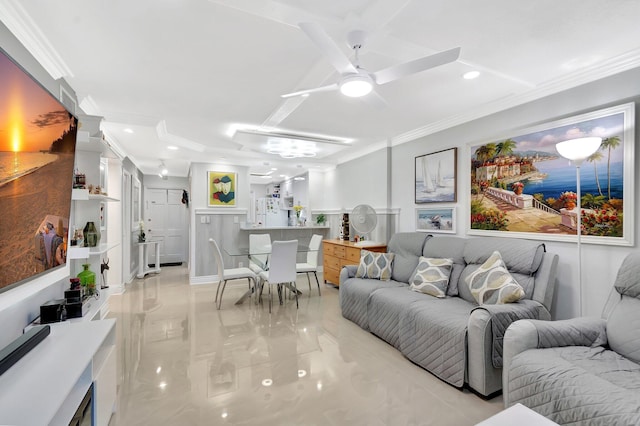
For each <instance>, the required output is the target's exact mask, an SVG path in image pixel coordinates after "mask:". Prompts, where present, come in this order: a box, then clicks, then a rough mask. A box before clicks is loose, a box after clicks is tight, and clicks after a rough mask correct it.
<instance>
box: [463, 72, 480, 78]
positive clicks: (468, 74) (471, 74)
mask: <svg viewBox="0 0 640 426" xmlns="http://www.w3.org/2000/svg"><path fill="white" fill-rule="evenodd" d="M479 76H480V71H469V72H466V73H464V74H462V78H464V79H465V80H473V79H474V78H478V77H479Z"/></svg>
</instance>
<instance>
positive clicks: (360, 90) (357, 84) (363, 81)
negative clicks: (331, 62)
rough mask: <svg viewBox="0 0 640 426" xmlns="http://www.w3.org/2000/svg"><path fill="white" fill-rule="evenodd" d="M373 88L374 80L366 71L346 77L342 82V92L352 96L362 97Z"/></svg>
mask: <svg viewBox="0 0 640 426" xmlns="http://www.w3.org/2000/svg"><path fill="white" fill-rule="evenodd" d="M371 90H373V80H372V79H371V76H369V74H367V73H365V72H361V73H358V74H352V75H348V76H346V77H344V78H343V79H342V81H341V82H340V92H341V93H342V94H343V95H345V96H349V97H350V98H360V97H362V96H365V95H368V94H369V93H370V92H371Z"/></svg>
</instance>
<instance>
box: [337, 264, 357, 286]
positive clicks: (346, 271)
mask: <svg viewBox="0 0 640 426" xmlns="http://www.w3.org/2000/svg"><path fill="white" fill-rule="evenodd" d="M357 270H358V265H345V266H343V267H342V269H341V270H340V284H342V283H343V282H345V281H346V280H348V279H349V278H353V277H355V276H356V271H357Z"/></svg>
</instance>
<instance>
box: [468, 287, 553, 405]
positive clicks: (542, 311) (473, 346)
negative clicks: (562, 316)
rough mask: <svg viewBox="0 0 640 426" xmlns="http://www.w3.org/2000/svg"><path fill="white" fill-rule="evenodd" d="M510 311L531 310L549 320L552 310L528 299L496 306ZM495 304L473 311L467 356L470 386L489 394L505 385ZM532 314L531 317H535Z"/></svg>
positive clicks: (532, 312)
mask: <svg viewBox="0 0 640 426" xmlns="http://www.w3.org/2000/svg"><path fill="white" fill-rule="evenodd" d="M495 307H496V308H497V309H500V310H506V311H510V310H513V311H523V312H528V313H530V314H531V315H533V316H534V317H535V318H542V319H547V318H549V317H550V315H549V312H548V311H547V310H546V308H545V307H544V306H542V304H541V303H539V302H536V301H535V300H529V299H524V300H521V301H519V302H518V303H516V304H505V305H499V306H498V305H495ZM490 310H491V307H485V308H483V307H482V306H479V307H476V308H475V309H473V310H472V311H471V315H470V316H469V323H468V326H467V347H468V351H467V357H468V365H469V368H468V374H469V376H468V382H469V386H471V387H472V388H473V389H475V390H476V391H478V392H479V393H481V394H482V395H485V396H488V395H490V394H493V393H495V392H497V391H499V390H500V389H501V388H502V369H501V368H496V367H494V362H493V359H494V349H495V348H494V333H493V326H492V321H491V319H492V314H491V312H490ZM531 317H532V316H528V318H531ZM521 318H527V317H521Z"/></svg>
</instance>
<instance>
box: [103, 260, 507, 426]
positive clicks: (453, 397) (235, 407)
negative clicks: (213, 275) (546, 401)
mask: <svg viewBox="0 0 640 426" xmlns="http://www.w3.org/2000/svg"><path fill="white" fill-rule="evenodd" d="M321 283H322V281H321ZM312 284H313V286H312V290H311V292H309V288H308V284H307V281H306V278H305V277H304V276H303V275H301V276H299V279H298V286H299V288H300V289H301V290H302V291H303V295H302V296H301V297H300V300H299V303H300V308H299V309H297V310H296V304H295V300H288V301H287V302H286V303H285V304H284V305H282V306H280V305H278V303H277V297H275V298H274V299H275V300H276V303H275V304H274V309H273V313H272V314H271V315H270V314H269V311H268V303H263V304H260V305H256V304H255V303H253V300H251V301H247V302H245V303H244V304H243V305H237V306H236V305H234V302H235V300H236V299H237V298H238V297H239V296H240V295H241V294H242V293H243V292H244V291H245V290H246V288H247V284H246V281H242V282H235V283H234V285H236V286H231V287H229V286H228V287H227V290H226V292H225V295H224V301H223V304H222V310H220V311H218V310H216V309H215V306H214V303H213V299H214V296H215V286H214V285H198V286H190V285H189V284H188V277H187V270H186V269H185V268H183V267H167V268H163V269H162V273H161V274H160V275H157V276H150V277H147V278H146V279H142V280H136V281H134V282H133V283H132V284H131V285H129V286H128V287H127V290H126V292H125V293H124V294H123V295H120V296H112V298H111V299H110V306H111V314H110V317H113V318H117V320H118V324H117V328H118V372H119V376H118V383H119V386H118V411H117V413H116V414H114V416H113V418H112V420H111V425H112V426H133V425H214V424H215V425H217V424H229V425H368V426H369V425H456V426H460V425H473V424H475V423H477V422H479V421H481V420H483V419H486V418H487V417H490V416H492V415H493V414H495V413H497V412H498V411H500V410H501V409H502V397H497V398H493V399H492V400H489V401H485V400H483V399H482V398H480V397H478V396H476V395H474V394H473V393H470V392H469V391H466V390H465V391H461V390H458V389H456V388H453V387H451V386H449V385H447V384H446V383H444V382H442V381H440V380H439V379H437V378H435V377H434V376H432V375H431V374H429V373H428V372H426V371H424V370H422V369H421V368H419V367H417V366H415V365H414V364H412V363H411V362H409V361H408V360H407V359H405V358H404V357H403V356H402V355H401V354H400V353H399V352H398V351H396V350H395V349H394V348H393V347H391V346H390V345H388V344H387V343H385V342H384V341H382V340H380V339H378V338H377V337H375V336H374V335H372V334H370V333H368V332H365V331H364V330H362V329H360V328H359V327H358V326H356V325H355V324H353V323H351V322H350V321H348V320H345V319H344V318H342V316H341V315H340V310H339V306H338V289H337V288H336V287H333V286H330V285H323V284H321V289H322V296H318V291H317V287H316V285H315V282H312ZM263 298H264V296H263Z"/></svg>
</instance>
